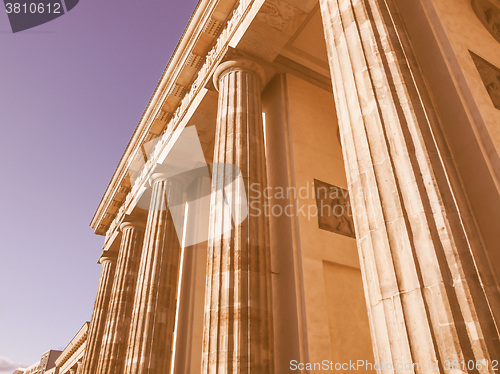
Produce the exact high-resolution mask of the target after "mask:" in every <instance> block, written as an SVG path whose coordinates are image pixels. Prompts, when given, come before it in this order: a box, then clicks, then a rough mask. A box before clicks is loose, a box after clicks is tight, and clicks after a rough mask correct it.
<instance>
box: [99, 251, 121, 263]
mask: <svg viewBox="0 0 500 374" xmlns="http://www.w3.org/2000/svg"><path fill="white" fill-rule="evenodd" d="M117 258H118V253H116V252H111V251H104V252H102V254H101V257H99V260H98V262H99V263H100V264H104V262H106V261H109V262H116V259H117Z"/></svg>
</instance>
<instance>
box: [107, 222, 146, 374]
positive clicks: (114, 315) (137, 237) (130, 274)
mask: <svg viewBox="0 0 500 374" xmlns="http://www.w3.org/2000/svg"><path fill="white" fill-rule="evenodd" d="M144 226H145V222H141V221H129V222H124V223H122V224H121V225H120V230H121V231H122V240H121V246H120V251H119V254H118V263H117V266H116V275H115V279H114V284H113V291H112V294H111V302H110V310H109V312H108V317H107V322H106V329H105V332H104V337H103V343H102V348H101V354H100V358H99V364H98V366H97V372H98V373H99V374H115V373H122V372H123V369H124V366H123V365H124V359H123V358H124V357H125V356H126V354H127V342H128V335H129V328H130V321H131V319H132V308H133V306H134V294H135V287H136V283H137V274H138V271H139V260H140V257H141V249H142V244H143V243H142V242H143V236H144Z"/></svg>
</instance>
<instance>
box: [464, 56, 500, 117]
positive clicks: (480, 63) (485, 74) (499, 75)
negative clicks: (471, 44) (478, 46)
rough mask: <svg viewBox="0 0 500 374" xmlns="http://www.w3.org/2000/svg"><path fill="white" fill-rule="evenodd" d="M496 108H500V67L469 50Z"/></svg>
mask: <svg viewBox="0 0 500 374" xmlns="http://www.w3.org/2000/svg"><path fill="white" fill-rule="evenodd" d="M469 53H470V55H471V56H472V60H473V61H474V64H476V68H477V71H478V72H479V75H480V76H481V79H482V81H483V84H484V86H485V87H486V90H487V91H488V94H489V95H490V98H491V101H493V105H494V106H495V108H497V109H500V69H499V68H497V67H496V66H495V65H493V64H490V63H489V62H488V61H486V60H485V59H483V58H482V57H479V56H478V55H476V54H475V53H474V52H471V51H469Z"/></svg>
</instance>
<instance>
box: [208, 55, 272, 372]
mask: <svg viewBox="0 0 500 374" xmlns="http://www.w3.org/2000/svg"><path fill="white" fill-rule="evenodd" d="M260 76H261V70H260V69H259V67H258V66H257V65H255V63H252V62H249V61H236V62H235V61H230V62H226V63H223V64H222V65H221V66H219V68H218V70H217V72H216V74H215V78H214V79H215V84H216V86H217V87H218V90H219V110H218V118H217V130H216V142H215V144H216V146H215V153H214V162H215V163H219V164H233V165H236V166H238V167H239V168H240V169H241V173H242V176H243V180H244V183H245V189H246V190H247V191H248V190H249V186H250V184H251V183H253V184H254V188H258V189H261V190H262V189H263V188H265V186H266V166H265V151H264V134H263V128H262V107H261V96H260V95H261V94H260V91H261V77H260ZM231 172H234V168H220V169H216V172H214V175H213V176H212V177H213V179H214V187H215V190H216V191H219V190H220V191H222V189H221V187H222V186H224V183H225V181H226V180H228V179H230V180H235V176H234V175H228V174H229V173H231ZM239 187H240V186H239V185H238V186H234V187H233V188H236V189H237V188H239ZM226 193H227V190H226ZM232 193H237V191H232ZM223 195H224V194H223V193H216V194H214V195H213V198H212V212H211V217H210V230H211V232H210V239H209V244H208V267H207V288H206V298H205V323H204V334H203V361H202V373H204V374H215V373H262V374H268V373H273V353H272V352H273V343H272V334H271V332H272V318H271V316H272V314H271V306H270V297H271V290H270V275H271V274H270V253H269V251H270V248H269V231H268V230H269V229H268V221H267V217H265V216H264V215H260V216H251V215H250V216H248V218H247V219H246V220H245V221H244V222H243V223H242V224H239V225H236V226H235V227H234V228H233V230H231V231H230V232H226V233H224V234H223V235H222V236H221V235H219V234H218V233H220V232H222V231H224V230H223V229H222V227H224V220H225V219H228V215H227V213H226V214H225V213H224V206H225V203H224V199H225V197H224V196H223ZM229 208H230V209H231V210H233V211H232V213H231V216H232V217H233V218H235V217H236V220H237V218H238V217H239V216H240V215H241V214H244V213H243V210H241V209H240V208H241V207H240V206H239V205H238V204H231V205H230V206H229ZM229 217H230V216H229Z"/></svg>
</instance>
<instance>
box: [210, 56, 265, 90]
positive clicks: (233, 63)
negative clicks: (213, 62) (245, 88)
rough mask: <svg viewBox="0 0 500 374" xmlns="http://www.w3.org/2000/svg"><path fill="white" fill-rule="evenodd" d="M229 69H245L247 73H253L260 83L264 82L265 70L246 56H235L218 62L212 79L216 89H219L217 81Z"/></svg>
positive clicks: (229, 70)
mask: <svg viewBox="0 0 500 374" xmlns="http://www.w3.org/2000/svg"><path fill="white" fill-rule="evenodd" d="M231 71H245V72H247V73H253V74H254V75H255V76H257V77H258V78H259V80H260V83H261V84H264V82H265V81H266V72H265V70H264V69H263V68H262V66H260V65H259V64H258V63H256V62H255V61H252V60H249V59H246V58H237V59H233V60H229V61H225V62H222V63H221V64H219V66H218V67H217V69H216V70H215V73H214V76H213V80H214V86H215V89H216V90H217V91H219V81H220V79H221V78H222V77H223V76H224V75H225V74H227V73H228V72H231Z"/></svg>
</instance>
